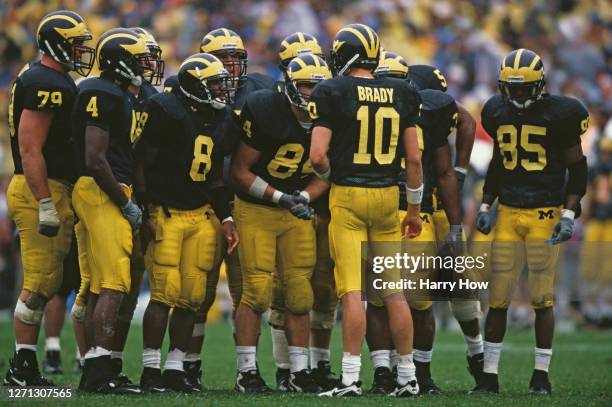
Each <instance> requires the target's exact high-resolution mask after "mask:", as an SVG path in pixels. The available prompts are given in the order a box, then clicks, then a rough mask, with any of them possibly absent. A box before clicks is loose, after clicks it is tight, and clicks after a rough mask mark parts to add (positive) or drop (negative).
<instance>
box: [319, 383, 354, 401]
mask: <svg viewBox="0 0 612 407" xmlns="http://www.w3.org/2000/svg"><path fill="white" fill-rule="evenodd" d="M362 394H363V391H362V390H361V382H360V381H356V382H353V383H351V384H349V385H348V386H345V385H344V384H343V383H342V380H339V381H338V384H337V385H336V387H334V388H333V389H331V390H328V391H324V392H322V393H319V397H359V396H361V395H362Z"/></svg>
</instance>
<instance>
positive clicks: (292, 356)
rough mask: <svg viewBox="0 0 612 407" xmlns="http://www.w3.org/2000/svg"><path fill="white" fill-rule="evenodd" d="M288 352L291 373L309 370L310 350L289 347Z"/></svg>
mask: <svg viewBox="0 0 612 407" xmlns="http://www.w3.org/2000/svg"><path fill="white" fill-rule="evenodd" d="M288 351H289V364H290V366H291V373H295V372H299V371H301V370H304V369H308V348H302V347H300V346H289V347H288Z"/></svg>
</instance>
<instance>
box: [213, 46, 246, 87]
mask: <svg viewBox="0 0 612 407" xmlns="http://www.w3.org/2000/svg"><path fill="white" fill-rule="evenodd" d="M211 54H213V55H214V56H216V57H217V58H219V60H220V61H221V62H222V63H223V66H225V69H227V72H228V74H229V81H230V90H231V92H232V94H234V93H235V92H236V89H238V87H239V86H240V85H241V83H240V82H241V80H242V78H244V77H245V76H246V72H247V57H246V52H241V51H240V50H227V51H217V52H211Z"/></svg>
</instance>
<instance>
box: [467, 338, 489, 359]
mask: <svg viewBox="0 0 612 407" xmlns="http://www.w3.org/2000/svg"><path fill="white" fill-rule="evenodd" d="M463 336H464V338H465V344H466V345H467V354H468V356H469V357H472V356H474V355H478V354H479V353H483V352H484V345H483V344H482V335H481V334H478V336H469V335H463Z"/></svg>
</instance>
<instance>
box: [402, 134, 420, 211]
mask: <svg viewBox="0 0 612 407" xmlns="http://www.w3.org/2000/svg"><path fill="white" fill-rule="evenodd" d="M402 142H403V143H404V151H405V157H404V160H405V162H406V185H407V186H408V188H410V189H416V188H419V187H420V186H421V185H423V166H422V164H421V150H420V149H419V142H418V138H417V132H416V129H415V128H414V127H408V128H407V129H406V130H405V131H404V134H403V137H402ZM411 206H412V207H414V208H416V209H417V212H418V210H420V207H421V205H420V204H414V205H413V204H410V203H408V207H409V208H410V207H411Z"/></svg>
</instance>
